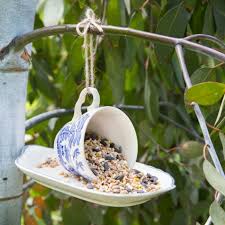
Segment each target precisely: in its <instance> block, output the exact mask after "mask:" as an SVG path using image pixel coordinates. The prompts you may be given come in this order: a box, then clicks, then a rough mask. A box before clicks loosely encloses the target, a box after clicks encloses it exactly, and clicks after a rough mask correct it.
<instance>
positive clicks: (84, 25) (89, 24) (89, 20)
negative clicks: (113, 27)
mask: <svg viewBox="0 0 225 225" xmlns="http://www.w3.org/2000/svg"><path fill="white" fill-rule="evenodd" d="M93 27H94V28H95V29H96V30H97V31H98V32H99V33H101V34H102V33H103V29H102V27H101V21H100V20H99V19H97V18H96V16H95V13H94V11H93V10H92V9H87V11H86V13H85V18H84V19H83V20H82V21H81V22H80V23H78V24H77V26H76V31H77V34H78V35H80V36H85V35H86V34H87V32H88V30H89V29H90V28H93ZM82 29H83V30H82Z"/></svg>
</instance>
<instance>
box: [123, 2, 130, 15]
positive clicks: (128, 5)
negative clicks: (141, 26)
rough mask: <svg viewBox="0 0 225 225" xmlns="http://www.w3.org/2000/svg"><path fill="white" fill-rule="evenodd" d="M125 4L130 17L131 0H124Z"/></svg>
mask: <svg viewBox="0 0 225 225" xmlns="http://www.w3.org/2000/svg"><path fill="white" fill-rule="evenodd" d="M124 4H125V6H126V10H127V13H128V15H130V10H131V8H130V0H124Z"/></svg>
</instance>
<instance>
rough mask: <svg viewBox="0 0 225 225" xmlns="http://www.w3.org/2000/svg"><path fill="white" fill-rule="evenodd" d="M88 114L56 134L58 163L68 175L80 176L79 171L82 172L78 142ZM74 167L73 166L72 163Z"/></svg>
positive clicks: (82, 166)
mask: <svg viewBox="0 0 225 225" xmlns="http://www.w3.org/2000/svg"><path fill="white" fill-rule="evenodd" d="M88 118H89V114H88V113H85V114H83V115H82V116H81V117H80V119H79V120H77V121H76V122H72V121H71V122H69V123H67V124H66V125H65V126H64V127H63V128H62V129H61V130H60V131H59V133H58V135H57V137H56V148H57V155H58V158H59V161H60V163H61V164H62V165H63V167H64V168H65V169H66V170H68V171H69V172H70V173H73V174H75V175H80V171H81V170H82V171H83V170H84V165H83V162H82V159H81V158H80V155H81V153H80V149H79V145H80V140H81V131H82V129H83V126H84V124H85V122H86V120H87V119H88ZM72 162H74V165H75V167H74V166H73V163H72Z"/></svg>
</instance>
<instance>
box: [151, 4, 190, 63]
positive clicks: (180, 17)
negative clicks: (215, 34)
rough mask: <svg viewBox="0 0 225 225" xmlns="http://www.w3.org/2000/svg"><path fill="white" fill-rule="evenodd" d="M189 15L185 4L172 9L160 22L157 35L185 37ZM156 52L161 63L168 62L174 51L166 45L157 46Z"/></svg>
mask: <svg viewBox="0 0 225 225" xmlns="http://www.w3.org/2000/svg"><path fill="white" fill-rule="evenodd" d="M189 15H190V14H189V13H188V12H187V11H186V10H185V9H184V7H183V4H182V3H181V4H179V5H178V6H176V7H174V8H172V9H170V10H169V11H168V12H167V13H166V14H165V15H164V16H163V17H162V18H161V19H160V20H159V23H158V26H157V29H156V33H159V34H163V35H168V36H174V37H183V35H184V32H185V30H186V26H187V23H188V20H189V17H190V16H189ZM155 51H156V55H157V57H158V58H159V60H160V61H162V62H168V61H169V60H170V56H171V54H172V52H173V51H174V49H173V48H170V47H168V46H165V45H160V44H157V45H156V48H155Z"/></svg>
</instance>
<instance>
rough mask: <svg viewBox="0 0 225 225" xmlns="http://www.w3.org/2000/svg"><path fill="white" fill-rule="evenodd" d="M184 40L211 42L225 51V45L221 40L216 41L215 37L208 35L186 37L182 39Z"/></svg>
mask: <svg viewBox="0 0 225 225" xmlns="http://www.w3.org/2000/svg"><path fill="white" fill-rule="evenodd" d="M184 39H185V40H188V41H191V40H197V41H198V40H207V41H212V42H214V43H215V44H217V45H219V46H220V47H222V48H223V49H225V44H224V42H223V41H222V40H220V39H218V38H217V37H214V36H211V35H208V34H193V35H190V36H188V37H185V38H184Z"/></svg>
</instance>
